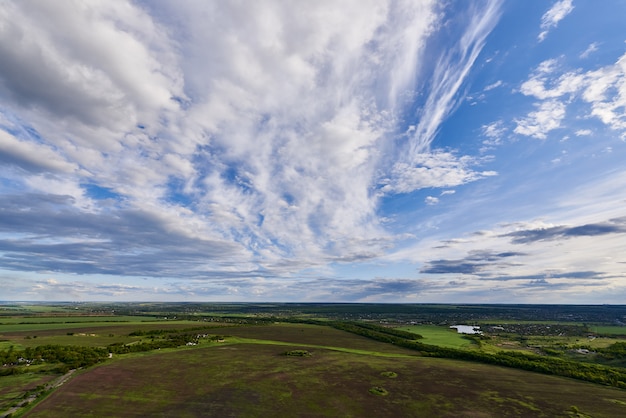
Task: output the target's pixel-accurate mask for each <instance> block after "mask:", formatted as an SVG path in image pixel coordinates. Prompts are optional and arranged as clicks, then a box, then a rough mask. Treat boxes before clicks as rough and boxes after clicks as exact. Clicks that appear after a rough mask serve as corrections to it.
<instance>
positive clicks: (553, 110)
mask: <svg viewBox="0 0 626 418" xmlns="http://www.w3.org/2000/svg"><path fill="white" fill-rule="evenodd" d="M563 118H565V105H564V104H563V103H561V102H559V101H556V100H552V101H546V102H542V103H541V104H540V105H539V106H538V109H537V110H536V111H535V112H530V113H529V114H528V116H527V117H526V118H523V119H518V120H516V121H515V122H516V123H517V126H516V127H515V129H514V132H515V133H517V134H521V135H526V136H532V137H534V138H538V139H546V138H547V137H548V133H549V132H550V131H552V130H554V129H557V128H558V127H560V126H561V121H562V120H563Z"/></svg>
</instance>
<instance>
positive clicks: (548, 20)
mask: <svg viewBox="0 0 626 418" xmlns="http://www.w3.org/2000/svg"><path fill="white" fill-rule="evenodd" d="M572 10H574V6H573V5H572V0H561V1H557V2H556V3H554V5H552V7H551V8H550V9H549V10H548V11H547V12H545V13H544V15H543V16H541V29H542V32H541V33H540V34H539V36H538V37H537V38H538V39H539V42H542V41H543V40H544V39H545V38H546V36H548V32H549V30H550V29H552V28H555V27H556V26H557V25H558V23H559V22H560V21H561V20H563V19H564V18H565V16H567V15H568V14H570V13H571V12H572Z"/></svg>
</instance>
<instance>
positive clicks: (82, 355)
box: [0, 331, 223, 376]
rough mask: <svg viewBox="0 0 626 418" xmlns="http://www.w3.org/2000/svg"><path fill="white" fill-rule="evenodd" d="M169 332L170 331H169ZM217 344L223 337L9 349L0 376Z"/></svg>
mask: <svg viewBox="0 0 626 418" xmlns="http://www.w3.org/2000/svg"><path fill="white" fill-rule="evenodd" d="M170 332H171V331H170ZM201 335H202V336H203V337H206V338H209V339H211V340H214V341H217V340H220V339H222V338H223V337H221V336H219V335H206V334H197V333H194V334H191V333H170V334H169V335H167V336H166V337H165V338H159V339H153V340H151V341H142V342H138V343H134V344H123V343H114V344H110V345H108V346H106V347H82V346H73V345H50V344H48V345H40V346H37V347H27V348H25V349H24V350H15V349H14V347H13V346H11V347H9V349H7V350H0V365H1V366H2V367H0V376H6V375H10V374H18V373H21V372H22V371H23V369H22V368H21V367H19V366H22V365H27V364H28V365H30V364H40V363H44V362H45V363H49V364H54V363H60V364H61V365H62V366H60V367H59V371H61V372H65V371H67V370H69V369H76V368H79V367H87V366H91V365H94V364H97V363H99V362H101V361H104V360H105V359H106V358H108V357H109V353H114V354H126V353H136V352H142V351H151V350H156V349H160V348H176V347H180V346H183V345H187V344H189V343H192V344H197V343H198V340H199V338H200V337H201Z"/></svg>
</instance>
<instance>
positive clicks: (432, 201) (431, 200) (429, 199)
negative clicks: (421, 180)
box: [424, 196, 439, 206]
mask: <svg viewBox="0 0 626 418" xmlns="http://www.w3.org/2000/svg"><path fill="white" fill-rule="evenodd" d="M424 202H425V203H426V204H427V205H430V206H432V205H436V204H437V203H439V198H438V197H434V196H426V199H424Z"/></svg>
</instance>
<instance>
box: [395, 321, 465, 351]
mask: <svg viewBox="0 0 626 418" xmlns="http://www.w3.org/2000/svg"><path fill="white" fill-rule="evenodd" d="M398 329H401V330H403V331H409V332H413V333H415V334H420V335H421V336H422V337H424V338H423V339H421V340H419V341H420V342H421V343H424V344H430V345H437V346H440V347H450V348H468V347H469V346H470V345H471V344H472V342H471V341H470V340H468V339H466V338H463V334H459V333H458V332H457V331H456V329H452V328H448V327H439V326H436V325H411V326H405V327H398Z"/></svg>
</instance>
